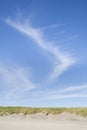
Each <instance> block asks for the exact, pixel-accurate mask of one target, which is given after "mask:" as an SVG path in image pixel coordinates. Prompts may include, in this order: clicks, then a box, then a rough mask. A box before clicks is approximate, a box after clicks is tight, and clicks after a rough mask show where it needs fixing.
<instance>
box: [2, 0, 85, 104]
mask: <svg viewBox="0 0 87 130" xmlns="http://www.w3.org/2000/svg"><path fill="white" fill-rule="evenodd" d="M0 106H29V107H87V0H7V1H6V0H3V1H2V0H1V1H0Z"/></svg>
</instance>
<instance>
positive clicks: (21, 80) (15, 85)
mask: <svg viewBox="0 0 87 130" xmlns="http://www.w3.org/2000/svg"><path fill="white" fill-rule="evenodd" d="M26 72H27V70H26V69H25V68H23V67H13V66H10V67H8V66H7V65H4V64H0V80H1V82H3V84H4V86H5V90H7V91H6V95H5V96H6V97H7V98H11V97H17V96H19V95H21V93H24V92H26V91H30V90H32V89H35V88H36V85H35V84H34V83H33V82H32V81H31V80H30V79H29V76H28V74H27V73H26Z"/></svg>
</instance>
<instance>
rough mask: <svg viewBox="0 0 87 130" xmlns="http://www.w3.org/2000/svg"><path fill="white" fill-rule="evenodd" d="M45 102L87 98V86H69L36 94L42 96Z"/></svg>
mask: <svg viewBox="0 0 87 130" xmlns="http://www.w3.org/2000/svg"><path fill="white" fill-rule="evenodd" d="M41 95H42V97H43V99H45V100H52V99H65V98H84V97H87V84H83V85H78V86H69V87H66V88H63V89H59V90H48V91H47V90H46V92H45V91H40V92H38V93H36V96H41Z"/></svg>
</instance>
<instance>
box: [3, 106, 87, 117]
mask: <svg viewBox="0 0 87 130" xmlns="http://www.w3.org/2000/svg"><path fill="white" fill-rule="evenodd" d="M62 112H68V113H74V114H77V115H81V116H87V108H31V107H0V116H2V115H8V114H14V113H15V114H20V113H22V114H23V115H26V114H29V115H30V114H36V113H44V114H45V115H49V114H60V113H62Z"/></svg>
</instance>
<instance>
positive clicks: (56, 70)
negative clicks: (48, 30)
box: [5, 18, 76, 80]
mask: <svg viewBox="0 0 87 130" xmlns="http://www.w3.org/2000/svg"><path fill="white" fill-rule="evenodd" d="M5 22H6V23H7V24H8V25H10V26H12V27H13V28H15V29H17V30H18V31H20V32H21V33H23V34H25V35H26V36H29V38H31V39H32V40H33V41H34V42H35V43H36V44H37V45H38V46H40V47H41V48H42V49H44V50H45V51H47V52H48V53H51V54H52V55H53V56H54V61H53V69H52V72H51V73H50V76H49V79H50V80H52V79H54V78H56V77H59V76H60V75H61V74H62V73H63V72H64V71H66V70H67V69H68V68H69V67H70V66H72V65H73V64H74V63H75V62H76V60H75V59H74V58H73V57H72V55H71V54H69V53H66V52H62V51H60V49H59V48H58V46H57V47H56V46H54V45H53V44H51V42H48V41H46V40H45V38H44V34H43V32H42V31H41V30H40V29H39V28H38V29H36V28H34V27H32V26H31V25H30V24H29V23H27V22H25V23H21V22H15V21H12V20H11V19H9V18H8V19H6V20H5ZM56 26H57V25H55V26H52V28H53V27H56Z"/></svg>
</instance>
